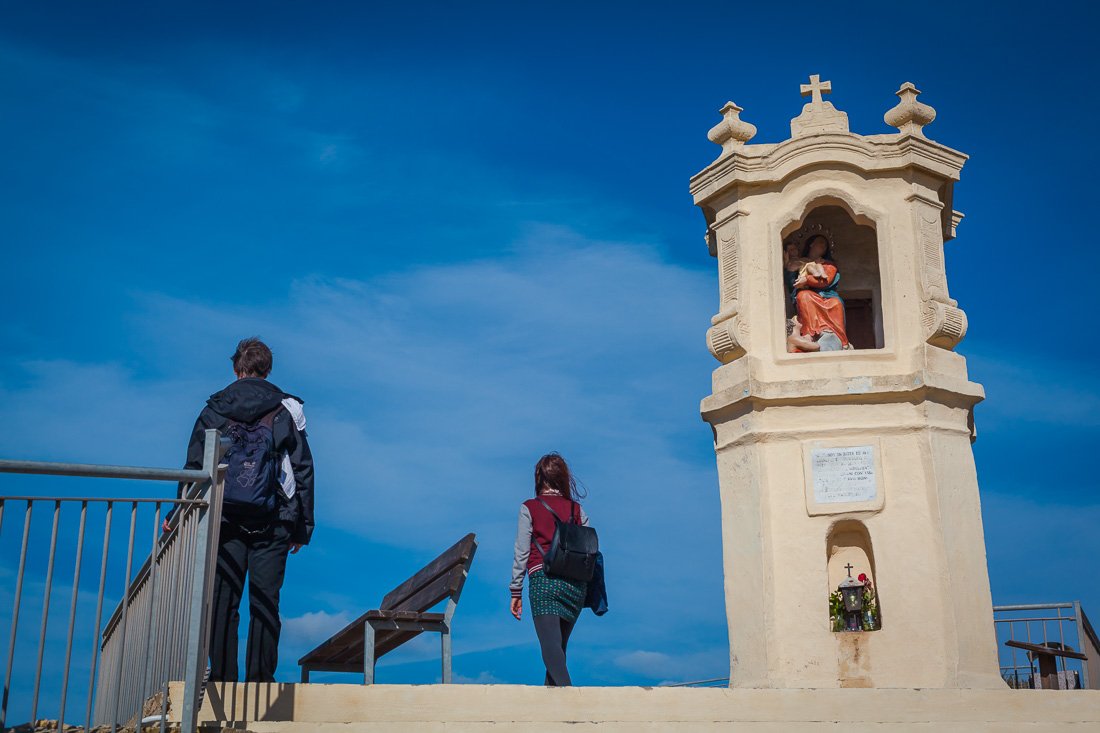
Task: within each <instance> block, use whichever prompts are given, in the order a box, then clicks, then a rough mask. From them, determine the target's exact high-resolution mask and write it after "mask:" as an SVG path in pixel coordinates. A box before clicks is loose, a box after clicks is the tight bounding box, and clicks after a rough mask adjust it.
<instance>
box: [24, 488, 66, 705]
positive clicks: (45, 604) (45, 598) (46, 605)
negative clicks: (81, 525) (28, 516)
mask: <svg viewBox="0 0 1100 733" xmlns="http://www.w3.org/2000/svg"><path fill="white" fill-rule="evenodd" d="M60 516H61V500H60V499H58V500H57V501H55V502H54V504H53V527H52V528H51V529H50V559H49V560H48V561H47V563H46V590H45V592H44V593H43V595H42V626H41V628H40V630H39V635H38V662H37V664H36V666H35V670H34V697H32V698H31V720H38V692H39V690H40V689H41V687H42V657H43V655H45V653H46V624H47V623H48V622H49V617H50V591H52V590H53V566H54V558H55V556H56V555H57V520H58V519H59V518H60Z"/></svg>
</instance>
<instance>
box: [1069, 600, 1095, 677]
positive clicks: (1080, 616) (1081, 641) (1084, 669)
mask: <svg viewBox="0 0 1100 733" xmlns="http://www.w3.org/2000/svg"><path fill="white" fill-rule="evenodd" d="M1073 618H1075V619H1076V620H1077V646H1078V651H1080V652H1082V653H1084V651H1085V645H1086V644H1088V643H1091V642H1090V640H1089V638H1088V637H1087V636H1086V635H1085V615H1084V613H1082V612H1081V601H1074V602H1073ZM1081 689H1082V690H1091V689H1092V688H1091V687H1089V663H1088V660H1086V661H1084V662H1082V663H1081Z"/></svg>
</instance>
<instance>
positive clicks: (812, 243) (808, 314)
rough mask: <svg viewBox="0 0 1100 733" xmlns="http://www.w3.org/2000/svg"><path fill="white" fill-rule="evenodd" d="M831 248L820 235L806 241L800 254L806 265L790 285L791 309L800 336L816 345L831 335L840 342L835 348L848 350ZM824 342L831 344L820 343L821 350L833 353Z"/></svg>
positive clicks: (842, 302) (836, 273) (838, 275)
mask: <svg viewBox="0 0 1100 733" xmlns="http://www.w3.org/2000/svg"><path fill="white" fill-rule="evenodd" d="M831 249H832V245H831V243H830V242H829V240H828V238H827V237H825V236H824V235H822V234H816V235H814V236H812V237H810V238H809V239H808V240H806V246H805V249H804V250H803V252H802V256H803V258H804V260H805V261H806V264H805V265H804V266H803V267H802V268H801V269H800V271H799V273H798V278H797V279H796V280H795V281H794V284H793V285H792V289H793V290H794V294H795V296H794V297H795V309H796V310H797V311H798V322H799V324H800V326H801V335H802V336H804V337H806V338H809V339H811V340H813V341H815V342H820V341H821V337H822V335H823V334H825V333H832V334H833V335H834V336H836V339H837V340H838V341H839V342H840V347H839V348H842V349H850V348H851V346H850V345H849V344H848V334H847V332H846V331H845V328H844V301H843V300H841V298H840V294H839V293H837V291H836V286H837V284H838V283H839V282H840V271H839V270H838V269H837V266H836V263H835V262H834V261H833V259H832V256H831V252H830V250H831ZM828 342H833V339H831V338H830V339H826V340H825V342H824V343H822V346H821V350H822V351H831V350H833V349H830V348H829V347H828V346H826V345H825V343H828Z"/></svg>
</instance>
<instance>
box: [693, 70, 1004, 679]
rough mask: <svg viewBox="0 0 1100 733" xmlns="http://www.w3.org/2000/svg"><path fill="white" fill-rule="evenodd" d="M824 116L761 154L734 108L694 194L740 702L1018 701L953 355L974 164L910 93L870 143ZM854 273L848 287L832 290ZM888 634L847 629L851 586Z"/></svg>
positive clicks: (817, 108)
mask: <svg viewBox="0 0 1100 733" xmlns="http://www.w3.org/2000/svg"><path fill="white" fill-rule="evenodd" d="M829 91H831V89H830V84H829V82H827V81H826V82H821V81H819V78H818V77H817V76H812V77H810V83H809V84H805V85H802V94H803V96H809V97H810V101H809V103H807V104H806V105H805V106H804V107H803V109H802V114H800V115H799V116H798V117H796V118H794V119H793V120H791V137H790V139H788V140H785V141H783V142H780V143H777V144H760V145H749V144H747V143H748V141H749V140H750V139H751V138H752V137H753V136H754V135H755V134H756V128H755V127H753V126H752V125H751V124H749V123H747V122H745V121H743V120H741V119H740V117H739V115H740V113H741V111H742V110H741V108H739V107H737V106H736V105H735V104H733V103H732V102H730V103H728V104H727V105H726V106H725V107H723V108H722V110H721V113H722V121H721V122H719V123H718V124H717V125H716V126H715V127H714V128H713V129H712V130H711V131H710V133H709V135H708V137H709V138H710V140H711V141H713V142H715V143H717V144H719V145H721V146H722V152H721V153H720V154H719V156H718V159H717V160H715V161H714V162H713V163H711V164H710V165H708V166H707V167H706V168H704V169H703V170H702V171H701V172H700V173H699V174H697V175H696V176H694V177H693V178H692V179H691V193H692V195H693V196H694V199H695V203H696V205H698V206H699V207H700V208H701V209H702V210H703V213H704V215H705V217H706V222H707V227H708V229H707V243H708V246H709V248H710V253H711V254H712V255H714V256H715V257H717V258H718V274H719V285H720V291H721V297H720V304H719V308H718V313H717V314H716V315H715V316H714V317H713V318H712V319H711V323H712V325H711V327H710V329H709V330H708V331H707V345H708V347H709V348H710V351H711V353H712V354H714V356H715V358H717V359H718V360H719V361H720V362H721V366H719V367H718V368H717V369H716V370H715V371H714V376H713V394H711V395H710V396H709V397H707V398H706V399H704V400H703V403H702V414H703V418H704V419H705V420H706V421H707V422H708V423H710V425H711V426H712V428H713V430H714V445H715V451H716V453H717V456H718V472H719V479H720V485H721V499H722V527H723V544H724V548H725V549H724V558H723V560H724V566H725V588H726V606H727V613H728V616H729V634H730V648H731V650H730V677H731V685H732V686H734V687H785V688H792V687H803V688H805V687H903V688H952V687H961V688H973V687H997V688H999V687H1003V686H1004V683H1003V682H1002V681H1001V679H1000V677H999V674H998V667H997V650H996V640H995V637H994V630H993V612H992V601H991V598H990V592H989V576H988V573H987V570H986V556H985V541H984V537H983V534H982V517H981V510H980V504H979V498H978V482H977V475H976V472H975V467H974V457H973V453H972V450H971V442H972V440H973V438H974V426H973V407H974V405H975V404H976V403H977V402H978V401H980V400H981V399H982V398H983V391H982V388H981V386H980V385H978V384H975V383H973V382H971V381H970V380H969V379H968V377H967V369H966V361H965V359H964V358H963V357H962V356H960V355H958V354H956V353H955V352H954V351H953V349H954V348H955V346H956V345H957V344H958V343H959V341H960V340H961V339H962V337H963V335H964V334H965V333H966V316H965V314H964V313H963V311H962V310H960V309H959V307H958V305H957V304H956V302H955V300H953V299H952V298H951V297H950V296H949V295H948V289H947V277H946V272H945V267H944V242H945V241H946V240H949V239H952V238H953V237H954V235H955V227H956V225H957V224H958V223H959V221H960V220H961V219H962V214H960V213H958V212H956V211H954V210H953V206H952V195H953V190H954V185H955V182H956V181H957V180H958V179H959V173H960V171H961V170H962V167H963V164H964V162H965V161H966V155H964V154H963V153H960V152H958V151H956V150H952V149H951V148H948V147H946V146H944V145H941V144H939V143H936V142H933V141H932V140H929V139H928V138H927V137H926V136H925V134H924V131H923V127H924V126H925V125H927V124H929V123H930V122H932V120H933V119H934V118H935V111H934V110H933V109H932V108H931V107H929V106H928V105H926V104H922V103H921V102H919V101H917V95H918V94H919V93H920V92H918V91H917V89H916V88H915V87H914V86H913V85H912V84H908V83H907V84H903V85H902V87H901V89H900V90H899V91H898V92H897V95H898V96H899V97H900V101H899V102H898V104H897V105H896V106H895V107H893V108H892V109H890V110H889V111H888V112H887V113H886V117H885V119H886V122H887V123H888V124H890V125H891V126H893V127H895V128H897V130H898V131H897V132H895V133H892V134H883V135H859V134H855V133H852V132H849V130H848V117H847V115H846V114H845V113H844V112H841V111H839V110H837V109H836V108H835V107H834V106H833V105H832V104H830V103H829V102H827V101H824V99H823V98H822V94H823V93H827V92H829ZM838 276H839V277H838ZM849 573H851V575H852V577H853V578H854V577H856V575H857V574H861V575H865V576H866V577H867V578H868V579H869V581H870V583H871V585H872V587H873V588H874V590H875V593H876V594H877V598H876V602H877V610H878V614H877V616H878V617H877V619H874V620H873V621H869V622H868V626H867V627H864V628H871V629H874V630H863V631H854V632H850V631H835V630H834V629H835V628H836V625H835V624H836V620H835V618H833V617H831V615H830V599H829V595H830V593H831V592H832V591H834V590H835V589H836V588H837V586H838V585H839V584H840V583H841V582H842V581H844V580H845V579H846V578H847V577H848V574H849Z"/></svg>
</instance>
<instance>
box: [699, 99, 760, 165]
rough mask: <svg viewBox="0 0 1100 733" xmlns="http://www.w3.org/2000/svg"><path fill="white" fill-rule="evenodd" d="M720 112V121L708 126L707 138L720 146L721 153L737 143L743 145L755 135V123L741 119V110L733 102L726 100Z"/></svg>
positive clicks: (729, 149) (724, 152)
mask: <svg viewBox="0 0 1100 733" xmlns="http://www.w3.org/2000/svg"><path fill="white" fill-rule="evenodd" d="M719 111H720V112H721V113H722V121H721V122H719V123H718V124H717V125H715V126H714V127H712V128H710V132H708V133H707V139H708V140H710V141H711V142H712V143H715V144H716V145H721V146H722V154H723V155H725V154H726V153H728V152H730V151H731V150H733V149H734V148H736V147H737V146H739V145H744V144H745V143H747V142H748V141H749V140H752V138H753V136H754V135H756V125H751V124H749V123H748V122H745V121H744V120H743V119H741V112H743V111H744V110H742V109H741V108H740V107H738V106H737V105H736V104H734V103H733V102H726V106H724V107H722V109H721V110H719Z"/></svg>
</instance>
